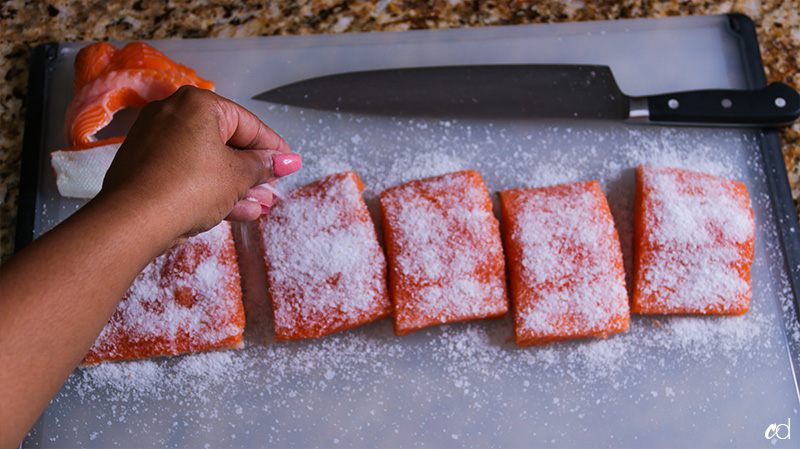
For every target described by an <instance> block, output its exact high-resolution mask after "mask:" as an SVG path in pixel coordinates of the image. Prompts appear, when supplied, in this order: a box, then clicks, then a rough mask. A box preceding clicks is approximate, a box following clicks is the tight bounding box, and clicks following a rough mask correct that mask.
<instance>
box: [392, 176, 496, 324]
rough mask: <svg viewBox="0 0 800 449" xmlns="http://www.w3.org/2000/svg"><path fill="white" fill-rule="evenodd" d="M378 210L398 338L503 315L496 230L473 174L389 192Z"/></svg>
mask: <svg viewBox="0 0 800 449" xmlns="http://www.w3.org/2000/svg"><path fill="white" fill-rule="evenodd" d="M380 204H381V220H382V225H383V230H384V236H385V238H386V258H387V261H388V265H389V292H390V296H391V297H392V300H393V302H394V331H395V334H396V335H398V336H402V335H406V334H409V333H411V332H413V331H416V330H418V329H422V328H425V327H428V326H433V325H436V324H442V323H452V322H457V321H468V320H477V319H483V318H501V317H503V316H504V315H505V314H506V312H507V311H508V295H507V291H506V277H505V262H504V258H503V245H502V242H501V240H500V228H499V223H498V221H497V219H496V218H495V217H494V214H493V213H492V199H491V197H489V192H488V191H487V190H486V184H485V183H484V181H483V177H481V175H480V174H479V173H478V172H476V171H474V170H467V171H461V172H455V173H448V174H445V175H442V176H437V177H432V178H426V179H422V180H418V181H412V182H410V183H408V184H403V185H399V186H395V187H391V188H389V189H386V190H384V191H383V192H381V195H380Z"/></svg>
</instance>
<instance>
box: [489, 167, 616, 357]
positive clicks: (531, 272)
mask: <svg viewBox="0 0 800 449" xmlns="http://www.w3.org/2000/svg"><path fill="white" fill-rule="evenodd" d="M500 207H501V219H502V223H503V231H504V232H503V239H504V242H505V248H506V260H507V262H508V276H509V281H510V282H509V284H510V290H511V301H512V310H513V312H514V336H515V340H516V343H517V345H518V346H521V347H524V346H532V345H542V344H547V343H552V342H556V341H563V340H570V339H575V338H584V337H604V336H606V335H609V334H612V333H615V332H620V331H624V330H627V329H628V328H629V326H630V325H629V321H630V311H629V306H628V292H627V290H626V288H625V269H624V267H623V265H622V250H621V249H620V243H619V237H618V235H617V231H616V229H615V228H614V219H613V217H612V216H611V211H610V209H609V207H608V202H607V200H606V197H605V195H604V194H603V191H602V190H601V189H600V185H599V184H598V182H597V181H588V182H578V183H572V184H561V185H557V186H552V187H540V188H533V189H514V190H503V191H501V192H500Z"/></svg>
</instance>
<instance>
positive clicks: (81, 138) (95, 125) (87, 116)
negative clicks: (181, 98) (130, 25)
mask: <svg viewBox="0 0 800 449" xmlns="http://www.w3.org/2000/svg"><path fill="white" fill-rule="evenodd" d="M184 85H190V86H195V87H199V88H201V89H208V90H213V89H214V83H213V82H211V81H209V80H206V79H204V78H201V77H199V76H198V75H197V73H196V72H195V71H194V70H193V69H191V68H189V67H186V66H184V65H182V64H179V63H176V62H174V61H172V60H171V59H169V58H168V57H167V56H166V55H164V54H163V53H161V52H160V51H158V50H157V49H155V48H153V47H152V46H150V45H148V44H146V43H144V42H131V43H129V44H127V45H125V46H124V47H122V48H120V49H116V48H115V47H114V46H113V45H111V44H109V43H107V42H97V43H94V44H91V45H88V46H86V47H84V48H83V49H81V50H80V51H79V52H78V54H77V56H76V58H75V79H74V84H73V90H74V92H75V94H74V97H73V99H72V102H70V105H69V107H68V108H67V113H66V117H65V119H64V136H65V137H66V139H67V142H68V144H69V145H70V146H81V147H82V146H85V145H87V144H91V143H93V142H97V138H96V137H95V134H97V132H98V131H100V130H101V129H103V128H104V127H105V126H107V125H108V124H109V123H111V120H112V119H113V117H114V114H115V113H116V112H118V111H120V110H122V109H124V108H126V107H133V108H140V107H142V106H144V105H145V104H147V103H149V102H151V101H157V100H162V99H164V98H166V97H168V96H170V95H171V94H173V93H174V92H175V91H176V90H178V88H180V87H181V86H184Z"/></svg>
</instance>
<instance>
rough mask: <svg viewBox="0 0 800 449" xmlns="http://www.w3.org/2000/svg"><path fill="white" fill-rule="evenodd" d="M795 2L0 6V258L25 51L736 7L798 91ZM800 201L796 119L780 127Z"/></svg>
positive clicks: (25, 2)
mask: <svg viewBox="0 0 800 449" xmlns="http://www.w3.org/2000/svg"><path fill="white" fill-rule="evenodd" d="M798 10H800V4H798V1H797V0H765V1H757V0H728V1H719V0H706V1H688V0H684V1H676V0H662V1H652V0H635V1H632V0H623V1H612V0H599V1H596V2H591V1H580V0H561V1H558V0H546V1H530V2H528V1H491V0H487V1H483V0H471V1H468V0H463V1H458V0H449V1H448V0H430V1H413V0H406V1H402V0H396V1H394V0H380V1H343V0H318V1H311V0H304V1H291V0H275V1H270V2H266V1H247V0H245V1H241V0H210V1H205V0H194V1H179V0H175V1H169V2H167V1H158V0H138V1H135V2H131V1H120V0H109V1H99V0H94V1H57V0H52V1H41V0H39V1H34V0H7V1H5V2H3V3H2V4H0V35H1V36H2V39H0V76H1V77H2V84H0V260H2V259H3V258H6V257H7V256H8V255H9V254H11V253H12V252H13V247H14V243H13V240H14V238H13V237H14V224H15V219H16V210H17V198H18V193H19V191H18V185H19V171H20V156H21V150H22V133H23V126H24V120H23V117H24V109H25V96H26V89H27V79H28V73H27V64H28V58H29V55H30V51H31V49H32V48H33V47H35V46H36V45H38V44H41V43H45V42H73V41H95V40H135V39H177V38H212V37H246V36H267V35H287V34H311V33H345V32H366V31H399V30H408V29H421V28H457V27H475V26H496V25H507V24H530V23H546V22H569V21H587V20H612V19H619V18H642V17H665V16H679V15H700V14H726V13H732V12H738V13H743V14H746V15H748V16H749V17H750V18H752V19H753V20H754V21H755V22H756V24H757V27H758V36H759V43H760V45H761V49H762V57H763V59H764V68H765V70H766V73H767V78H768V80H769V81H783V82H786V83H787V84H790V85H792V86H794V87H795V88H796V89H800V77H798V76H797V74H798V67H800V12H798ZM781 138H782V141H783V150H784V155H785V160H786V164H787V169H788V171H789V180H790V183H791V185H792V191H793V194H794V197H795V199H796V200H797V199H798V198H800V125H798V124H795V125H794V126H793V127H791V128H786V129H783V130H782V131H781Z"/></svg>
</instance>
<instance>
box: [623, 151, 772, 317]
mask: <svg viewBox="0 0 800 449" xmlns="http://www.w3.org/2000/svg"><path fill="white" fill-rule="evenodd" d="M755 235H756V223H755V216H754V213H753V209H752V207H751V206H750V197H749V196H748V193H747V186H746V185H745V184H744V183H741V182H738V181H734V180H730V179H725V178H719V177H716V176H711V175H707V174H704V173H698V172H693V171H690V170H684V169H678V168H669V167H654V166H647V165H641V166H639V167H638V168H637V169H636V204H635V209H634V228H633V236H634V276H633V278H634V281H633V282H634V286H633V296H632V300H631V312H633V313H643V314H708V315H712V314H713V315H741V314H743V313H745V312H747V311H748V310H749V308H750V298H751V296H752V285H751V284H752V283H751V279H750V268H751V266H752V263H753V255H754V251H755Z"/></svg>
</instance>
